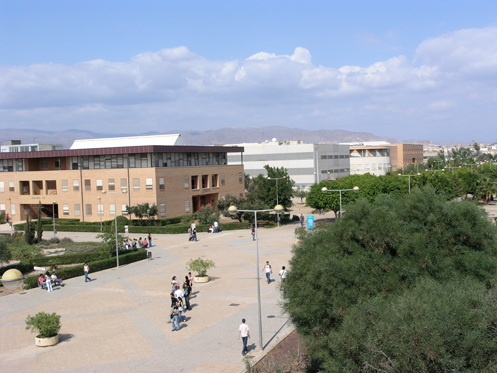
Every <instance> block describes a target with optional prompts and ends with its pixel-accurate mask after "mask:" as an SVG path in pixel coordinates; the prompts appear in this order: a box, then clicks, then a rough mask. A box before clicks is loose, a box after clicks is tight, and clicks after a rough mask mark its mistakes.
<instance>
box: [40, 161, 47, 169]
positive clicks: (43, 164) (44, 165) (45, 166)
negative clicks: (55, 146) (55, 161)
mask: <svg viewBox="0 0 497 373" xmlns="http://www.w3.org/2000/svg"><path fill="white" fill-rule="evenodd" d="M41 168H43V169H47V168H48V162H47V161H41Z"/></svg>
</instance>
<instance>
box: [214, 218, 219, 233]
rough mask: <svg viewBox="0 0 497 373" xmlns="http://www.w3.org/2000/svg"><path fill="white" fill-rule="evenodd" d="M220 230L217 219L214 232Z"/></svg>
mask: <svg viewBox="0 0 497 373" xmlns="http://www.w3.org/2000/svg"><path fill="white" fill-rule="evenodd" d="M217 232H219V223H218V222H217V221H215V222H214V233H217Z"/></svg>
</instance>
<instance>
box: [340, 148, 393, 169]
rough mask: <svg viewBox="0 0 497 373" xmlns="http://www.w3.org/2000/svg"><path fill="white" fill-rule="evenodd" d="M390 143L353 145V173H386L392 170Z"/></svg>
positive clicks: (351, 165) (351, 150) (351, 153)
mask: <svg viewBox="0 0 497 373" xmlns="http://www.w3.org/2000/svg"><path fill="white" fill-rule="evenodd" d="M389 146H390V145H351V146H350V174H351V175H364V174H371V175H376V176H380V175H385V174H386V173H387V172H388V171H390V168H391V166H390V147H389Z"/></svg>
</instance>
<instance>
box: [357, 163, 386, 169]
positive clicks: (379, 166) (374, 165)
mask: <svg viewBox="0 0 497 373" xmlns="http://www.w3.org/2000/svg"><path fill="white" fill-rule="evenodd" d="M389 169H390V164H389V163H372V164H365V165H364V171H377V170H380V171H381V170H387V171H388V170H389ZM362 170H363V165H362V164H356V165H355V171H362Z"/></svg>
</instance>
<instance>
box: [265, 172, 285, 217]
mask: <svg viewBox="0 0 497 373" xmlns="http://www.w3.org/2000/svg"><path fill="white" fill-rule="evenodd" d="M267 179H268V180H276V205H277V206H278V205H279V204H280V203H279V201H278V180H282V179H286V176H283V177H268V178H267ZM276 220H278V227H279V226H280V214H278V213H277V214H276Z"/></svg>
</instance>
